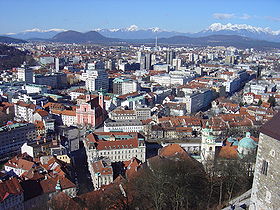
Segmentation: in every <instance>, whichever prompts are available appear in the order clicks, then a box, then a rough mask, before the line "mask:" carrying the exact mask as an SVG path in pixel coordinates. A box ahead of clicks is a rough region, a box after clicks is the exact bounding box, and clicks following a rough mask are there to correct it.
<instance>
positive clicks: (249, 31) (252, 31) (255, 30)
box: [196, 23, 280, 42]
mask: <svg viewBox="0 0 280 210" xmlns="http://www.w3.org/2000/svg"><path fill="white" fill-rule="evenodd" d="M214 34H220V35H239V36H246V37H249V38H253V39H261V40H267V41H278V42H279V41H280V30H278V31H273V30H271V29H270V28H262V27H255V26H251V25H247V24H231V23H228V24H221V23H213V24H212V25H210V26H209V27H208V28H207V29H205V30H203V31H201V32H199V33H196V35H198V36H205V35H214Z"/></svg>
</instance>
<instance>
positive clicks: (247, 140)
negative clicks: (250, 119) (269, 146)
mask: <svg viewBox="0 0 280 210" xmlns="http://www.w3.org/2000/svg"><path fill="white" fill-rule="evenodd" d="M250 136H251V134H250V133H249V132H247V133H246V137H244V138H243V139H241V140H240V141H239V143H238V147H243V148H246V149H255V148H256V147H257V145H258V143H257V142H255V141H254V140H253V139H252V138H251V137H250Z"/></svg>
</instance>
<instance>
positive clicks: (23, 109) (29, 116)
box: [14, 101, 36, 122]
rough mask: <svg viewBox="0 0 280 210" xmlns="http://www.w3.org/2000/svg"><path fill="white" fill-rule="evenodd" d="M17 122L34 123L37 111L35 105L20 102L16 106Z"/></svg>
mask: <svg viewBox="0 0 280 210" xmlns="http://www.w3.org/2000/svg"><path fill="white" fill-rule="evenodd" d="M14 108H15V120H17V121H26V122H33V112H34V111H35V110H36V106H35V105H34V104H27V103H25V102H23V101H18V102H17V103H15V104H14Z"/></svg>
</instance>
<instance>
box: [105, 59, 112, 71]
mask: <svg viewBox="0 0 280 210" xmlns="http://www.w3.org/2000/svg"><path fill="white" fill-rule="evenodd" d="M105 69H108V70H113V61H112V60H111V59H110V60H108V61H106V62H105Z"/></svg>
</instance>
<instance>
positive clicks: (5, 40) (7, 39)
mask: <svg viewBox="0 0 280 210" xmlns="http://www.w3.org/2000/svg"><path fill="white" fill-rule="evenodd" d="M0 42H1V43H6V44H10V43H15V44H18V43H26V42H27V41H25V40H21V39H14V38H11V37H6V36H0Z"/></svg>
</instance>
